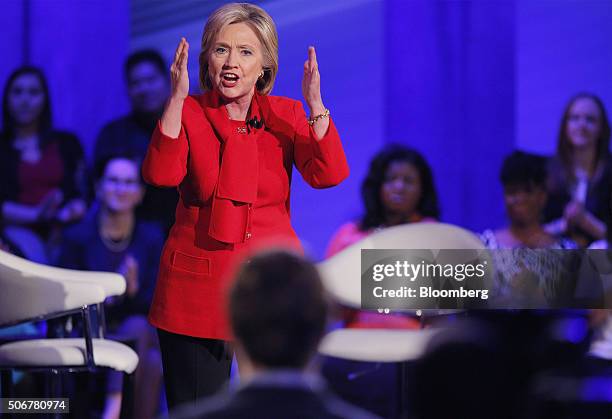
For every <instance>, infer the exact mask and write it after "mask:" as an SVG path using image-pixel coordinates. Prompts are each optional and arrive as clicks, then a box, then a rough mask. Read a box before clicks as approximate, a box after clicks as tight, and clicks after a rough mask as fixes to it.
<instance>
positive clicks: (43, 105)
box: [0, 66, 86, 263]
mask: <svg viewBox="0 0 612 419" xmlns="http://www.w3.org/2000/svg"><path fill="white" fill-rule="evenodd" d="M2 109H3V115H2V119H3V120H2V122H3V127H2V129H3V131H2V133H1V134H0V177H1V178H2V182H0V209H1V216H0V218H2V221H3V224H4V235H5V237H6V239H8V241H10V242H11V243H13V244H14V245H15V246H16V247H17V248H18V249H19V251H20V252H21V253H23V254H24V255H25V256H26V257H27V258H28V259H30V260H33V261H36V262H41V263H49V262H50V261H51V260H52V259H53V258H54V256H55V255H54V252H55V249H56V248H57V246H58V242H59V236H60V232H61V226H62V225H64V224H66V223H70V222H73V221H77V220H79V219H80V218H81V217H82V216H83V215H84V214H85V211H86V205H85V201H84V200H83V187H82V185H80V183H79V181H80V180H81V179H82V178H83V174H84V167H85V165H84V159H83V149H82V147H81V144H80V142H79V140H78V139H77V138H76V137H75V136H74V135H73V134H71V133H68V132H62V131H57V130H54V129H53V127H52V119H51V103H50V99H49V89H48V87H47V82H46V80H45V77H44V75H43V73H42V71H41V70H40V69H38V68H36V67H29V66H24V67H20V68H18V69H17V70H15V71H14V72H13V73H12V74H11V75H10V77H9V78H8V81H7V83H6V86H5V88H4V95H3V98H2Z"/></svg>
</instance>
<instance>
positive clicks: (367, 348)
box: [317, 223, 493, 412]
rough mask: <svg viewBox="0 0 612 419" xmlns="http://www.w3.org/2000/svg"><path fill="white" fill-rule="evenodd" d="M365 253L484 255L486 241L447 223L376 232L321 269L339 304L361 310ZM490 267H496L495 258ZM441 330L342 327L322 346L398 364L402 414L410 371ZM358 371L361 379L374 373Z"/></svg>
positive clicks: (333, 353) (329, 352)
mask: <svg viewBox="0 0 612 419" xmlns="http://www.w3.org/2000/svg"><path fill="white" fill-rule="evenodd" d="M362 249H416V250H420V249H425V250H426V249H433V250H437V249H458V250H459V249H460V250H468V249H471V250H475V251H477V252H475V253H474V254H479V255H480V257H483V254H482V251H483V250H484V245H483V243H482V242H481V241H480V240H479V239H478V237H476V236H475V235H474V234H473V233H471V232H469V231H467V230H464V229H462V228H460V227H457V226H454V225H450V224H443V223H414V224H404V225H400V226H395V227H390V228H386V229H384V230H382V231H380V232H377V233H374V234H371V235H369V236H367V237H366V238H364V239H363V240H360V241H359V242H357V243H354V244H352V245H351V246H349V247H347V248H346V249H343V250H342V251H341V252H339V253H337V254H336V255H334V256H332V257H331V258H329V259H327V260H324V261H322V262H320V263H319V264H318V265H317V268H318V269H319V272H320V274H321V277H322V280H323V283H324V285H325V287H326V289H327V290H328V292H329V293H330V294H331V296H332V297H333V298H334V299H335V300H336V301H337V302H339V303H340V304H342V305H345V306H347V307H352V308H360V307H361V273H362V272H361V250H362ZM484 257H486V258H487V259H489V266H491V267H493V265H492V263H491V262H490V257H489V256H488V255H487V254H486V253H485V254H484ZM454 312H457V310H417V311H415V314H416V315H418V316H421V319H422V320H423V319H424V314H425V313H428V314H430V315H441V314H442V315H443V314H451V313H454ZM437 332H438V331H437V330H435V329H421V330H392V329H338V330H334V331H332V332H330V333H328V334H327V335H326V336H325V337H324V338H323V340H322V342H321V344H320V345H319V353H320V354H322V355H325V356H330V357H335V358H341V359H346V360H351V361H362V362H371V363H378V364H380V363H396V364H397V366H398V368H397V371H398V385H397V390H398V400H399V403H400V407H399V409H400V412H404V411H405V408H406V392H407V390H406V368H407V363H408V362H411V361H415V360H417V359H418V358H420V356H421V355H423V354H424V353H425V350H426V348H427V345H428V343H429V342H430V340H431V338H432V337H433V336H435V335H436V333H437ZM375 369H376V367H374V368H371V369H370V370H365V371H358V372H356V373H353V374H352V375H355V376H359V375H363V374H366V373H368V372H369V371H374V370H375Z"/></svg>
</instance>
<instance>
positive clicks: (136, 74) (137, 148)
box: [93, 50, 178, 234]
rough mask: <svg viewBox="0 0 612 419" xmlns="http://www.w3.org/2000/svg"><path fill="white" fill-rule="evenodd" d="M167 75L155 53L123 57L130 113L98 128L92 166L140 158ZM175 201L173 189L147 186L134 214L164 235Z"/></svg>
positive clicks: (158, 114) (159, 109)
mask: <svg viewBox="0 0 612 419" xmlns="http://www.w3.org/2000/svg"><path fill="white" fill-rule="evenodd" d="M167 72H168V68H167V66H166V63H165V62H164V59H163V58H162V57H161V55H160V54H159V53H158V52H157V51H153V50H140V51H136V52H134V53H132V54H131V55H130V56H129V57H128V58H127V60H126V62H125V78H126V82H127V92H128V96H129V99H130V103H131V107H132V110H131V112H130V113H129V114H128V115H125V116H123V117H121V118H118V119H116V120H113V121H111V122H109V123H108V124H106V125H105V126H104V127H103V128H102V130H101V131H100V134H99V135H98V138H97V140H96V143H95V147H94V155H93V162H94V166H95V164H96V162H98V161H100V160H104V159H105V158H107V157H109V156H111V155H117V154H124V155H130V156H137V157H139V158H140V159H144V156H145V154H146V153H147V147H148V146H149V140H150V139H151V134H152V133H153V130H154V129H155V125H156V124H157V121H158V120H159V118H160V117H161V114H162V111H163V109H164V104H165V102H166V99H167V98H168V95H169V93H170V83H169V80H168V77H167ZM177 201H178V192H177V191H176V189H175V188H155V187H153V186H150V185H147V187H146V194H145V197H144V200H143V202H142V205H140V207H138V209H137V214H138V216H139V217H140V218H142V219H144V220H148V221H156V222H159V223H160V224H161V225H162V227H163V228H164V231H165V233H166V234H167V233H168V231H169V230H170V227H171V226H172V224H173V223H174V210H175V209H176V203H177Z"/></svg>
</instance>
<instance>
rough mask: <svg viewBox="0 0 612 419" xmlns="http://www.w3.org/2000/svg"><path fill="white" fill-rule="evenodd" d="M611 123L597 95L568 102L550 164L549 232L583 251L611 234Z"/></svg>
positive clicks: (547, 210) (584, 95) (547, 212)
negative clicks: (569, 240) (595, 241)
mask: <svg viewBox="0 0 612 419" xmlns="http://www.w3.org/2000/svg"><path fill="white" fill-rule="evenodd" d="M609 144H610V123H609V120H608V117H607V115H606V109H605V107H604V105H603V103H602V101H601V99H599V98H598V97H597V96H595V95H592V94H589V93H580V94H578V95H576V96H574V97H573V98H572V99H571V100H570V101H569V103H568V105H567V107H566V109H565V112H564V114H563V118H562V120H561V127H560V130H559V141H558V144H557V154H556V156H555V157H554V158H553V159H551V162H550V172H549V173H550V175H551V176H550V180H549V185H548V204H547V207H546V209H545V211H544V215H545V221H546V222H547V223H548V224H547V231H549V232H550V233H553V234H557V235H564V236H566V237H569V238H571V239H572V240H574V241H575V242H576V243H577V244H578V245H579V246H580V247H586V246H588V245H589V244H590V243H591V242H593V241H594V240H600V239H602V238H604V237H605V236H606V231H607V228H608V224H609V222H610V210H609V202H610V194H611V190H612V182H611V176H612V162H611V157H610V151H609Z"/></svg>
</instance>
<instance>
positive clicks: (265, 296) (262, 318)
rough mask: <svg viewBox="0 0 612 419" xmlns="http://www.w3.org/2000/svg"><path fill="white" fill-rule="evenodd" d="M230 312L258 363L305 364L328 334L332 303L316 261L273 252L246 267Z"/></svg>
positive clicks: (239, 337) (268, 365)
mask: <svg viewBox="0 0 612 419" xmlns="http://www.w3.org/2000/svg"><path fill="white" fill-rule="evenodd" d="M229 310H230V321H231V326H232V329H233V332H234V336H235V338H236V339H237V340H238V341H239V342H240V343H241V345H242V347H243V348H244V351H245V352H246V354H247V355H248V357H249V358H250V360H251V361H252V362H253V363H255V364H257V365H259V366H261V367H264V368H302V367H304V366H305V365H306V364H307V363H308V361H309V360H310V358H311V356H312V355H313V353H314V352H315V351H316V349H317V345H318V343H319V340H320V339H321V337H322V335H323V332H324V330H325V324H326V320H327V314H328V303H327V300H326V296H325V292H324V289H323V285H322V282H321V279H320V277H319V274H318V272H317V270H316V268H315V266H314V265H313V264H312V263H310V262H308V261H307V260H305V259H303V258H302V257H300V256H297V255H294V254H291V253H288V252H284V251H270V252H266V253H261V254H259V255H258V256H256V257H254V258H252V259H251V260H250V262H248V263H246V264H244V265H243V266H242V268H241V270H240V272H239V273H238V276H237V278H236V280H235V282H234V284H233V286H232V289H231V291H230V301H229Z"/></svg>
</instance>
